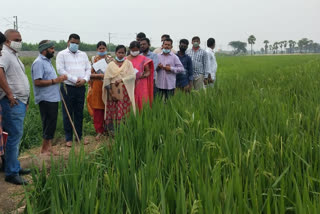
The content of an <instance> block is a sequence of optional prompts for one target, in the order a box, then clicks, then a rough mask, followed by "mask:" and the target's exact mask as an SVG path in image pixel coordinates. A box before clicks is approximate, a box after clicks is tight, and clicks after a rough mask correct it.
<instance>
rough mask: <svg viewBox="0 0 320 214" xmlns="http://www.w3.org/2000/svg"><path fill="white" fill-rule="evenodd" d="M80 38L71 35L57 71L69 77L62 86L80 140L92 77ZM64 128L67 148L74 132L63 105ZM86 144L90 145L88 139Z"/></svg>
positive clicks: (60, 56) (59, 58) (59, 60)
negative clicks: (85, 100) (80, 45)
mask: <svg viewBox="0 0 320 214" xmlns="http://www.w3.org/2000/svg"><path fill="white" fill-rule="evenodd" d="M79 43H80V36H79V35H77V34H71V35H70V36H69V40H68V47H67V48H66V49H65V50H63V51H61V52H59V53H58V56H57V71H58V73H59V74H60V75H67V77H68V79H67V80H65V81H64V83H62V84H61V87H60V89H61V92H62V96H63V98H64V100H65V102H66V105H67V108H68V111H69V114H70V115H69V116H70V117H71V120H72V121H73V122H74V126H75V129H76V132H77V133H75V134H77V135H78V137H79V140H81V137H82V121H83V107H84V99H85V92H86V88H85V83H86V82H88V80H89V79H90V75H91V65H90V62H89V59H88V56H87V54H86V53H84V52H82V51H80V50H79ZM62 114H63V126H64V131H65V138H66V146H67V147H71V146H72V140H73V130H72V125H71V121H70V119H69V116H68V114H67V111H66V109H65V107H64V105H63V104H62ZM84 144H88V141H87V139H85V140H84Z"/></svg>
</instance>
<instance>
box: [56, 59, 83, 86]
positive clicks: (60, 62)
mask: <svg viewBox="0 0 320 214" xmlns="http://www.w3.org/2000/svg"><path fill="white" fill-rule="evenodd" d="M64 64H65V62H64V58H63V54H61V53H58V55H57V60H56V66H57V71H58V74H59V75H67V77H68V80H69V81H70V82H73V83H77V81H78V78H77V77H75V76H73V75H71V74H68V72H67V71H66V70H65V68H64Z"/></svg>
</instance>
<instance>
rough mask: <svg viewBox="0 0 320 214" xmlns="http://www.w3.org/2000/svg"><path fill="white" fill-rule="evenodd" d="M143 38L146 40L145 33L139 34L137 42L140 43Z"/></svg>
mask: <svg viewBox="0 0 320 214" xmlns="http://www.w3.org/2000/svg"><path fill="white" fill-rule="evenodd" d="M143 38H146V34H145V33H143V32H140V33H138V34H137V37H136V41H137V42H140V41H141V39H143Z"/></svg>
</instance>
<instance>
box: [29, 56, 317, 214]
mask: <svg viewBox="0 0 320 214" xmlns="http://www.w3.org/2000/svg"><path fill="white" fill-rule="evenodd" d="M319 60H320V57H319V56H310V55H309V56H260V57H218V64H219V72H218V74H217V82H216V85H215V87H214V88H213V89H208V90H207V91H206V92H205V91H200V92H196V91H195V92H192V93H191V94H189V95H186V94H182V93H178V94H176V96H175V97H173V98H172V99H170V101H169V102H167V104H164V103H162V102H160V101H159V100H156V101H155V103H154V105H153V109H152V110H150V109H149V108H147V107H146V108H145V109H144V110H143V112H142V113H141V114H140V115H138V116H136V117H134V116H133V115H132V114H131V116H130V117H129V118H128V119H127V120H126V122H125V123H123V124H122V125H121V126H120V127H119V129H118V130H117V133H116V137H115V139H114V144H113V146H112V149H108V147H103V148H101V149H100V150H98V151H96V152H94V153H92V154H90V155H85V154H84V153H83V152H81V153H80V155H77V156H76V155H74V153H73V152H71V153H70V157H69V160H68V161H67V162H66V163H64V161H63V160H60V161H58V162H52V166H51V169H50V173H49V174H48V173H47V172H46V171H45V170H44V171H42V172H39V171H38V172H36V173H34V174H33V184H32V185H31V186H30V187H28V188H27V191H26V200H27V202H28V203H27V208H26V212H28V213H237V214H242V213H254V214H256V213H318V211H319V210H320V185H319V182H320V180H319V171H320V164H319V162H320V156H319V152H320V132H319V128H320V127H319V126H320V105H319V103H320V94H319V90H320V82H319V79H320V63H319Z"/></svg>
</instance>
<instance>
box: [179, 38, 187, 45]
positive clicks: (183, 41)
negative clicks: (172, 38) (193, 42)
mask: <svg viewBox="0 0 320 214" xmlns="http://www.w3.org/2000/svg"><path fill="white" fill-rule="evenodd" d="M179 44H180V45H181V44H186V45H189V41H188V40H187V39H181V40H180V43H179Z"/></svg>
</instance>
